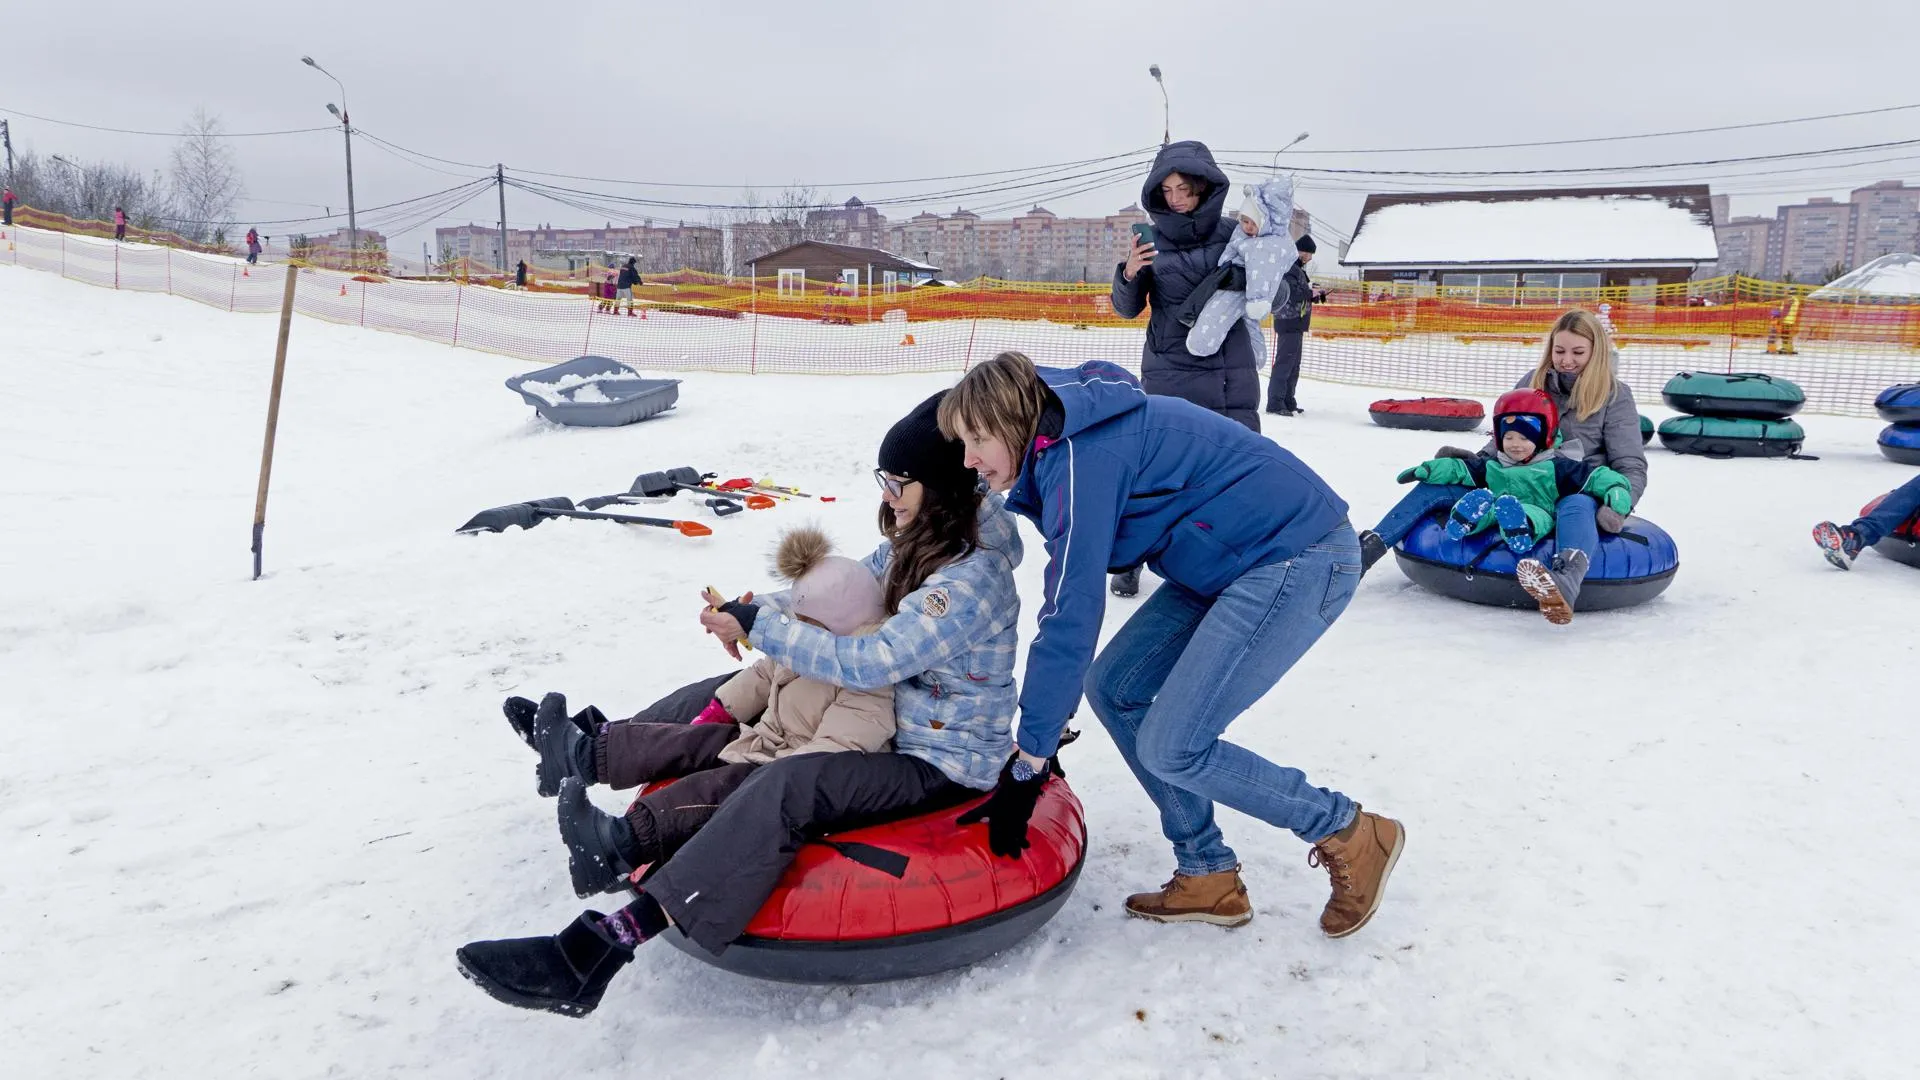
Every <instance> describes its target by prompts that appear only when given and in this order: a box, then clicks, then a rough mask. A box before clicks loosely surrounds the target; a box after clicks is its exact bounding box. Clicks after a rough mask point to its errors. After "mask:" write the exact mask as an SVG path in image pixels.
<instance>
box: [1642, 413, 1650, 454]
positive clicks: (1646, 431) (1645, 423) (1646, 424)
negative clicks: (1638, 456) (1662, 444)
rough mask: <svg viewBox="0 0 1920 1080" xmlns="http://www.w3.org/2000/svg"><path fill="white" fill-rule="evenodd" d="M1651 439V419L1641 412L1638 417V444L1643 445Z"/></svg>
mask: <svg viewBox="0 0 1920 1080" xmlns="http://www.w3.org/2000/svg"><path fill="white" fill-rule="evenodd" d="M1652 441H1653V421H1651V420H1649V419H1647V418H1646V416H1645V415H1644V414H1643V415H1642V416H1641V417H1640V445H1641V446H1645V445H1647V444H1648V443H1650V442H1652Z"/></svg>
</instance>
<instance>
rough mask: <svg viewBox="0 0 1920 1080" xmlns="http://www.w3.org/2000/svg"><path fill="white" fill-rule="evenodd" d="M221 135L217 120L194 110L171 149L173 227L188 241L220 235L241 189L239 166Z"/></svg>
mask: <svg viewBox="0 0 1920 1080" xmlns="http://www.w3.org/2000/svg"><path fill="white" fill-rule="evenodd" d="M221 135H222V132H221V123H220V118H219V117H218V116H213V115H210V114H208V112H207V111H206V109H204V108H200V109H195V110H194V111H193V116H192V118H191V119H189V120H188V121H187V122H186V123H185V124H184V125H182V126H181V129H180V141H179V142H177V143H175V144H174V147H173V160H172V169H171V172H172V182H173V200H172V201H173V204H174V205H173V212H174V213H173V217H174V222H173V224H174V227H175V231H177V232H178V233H180V235H182V236H184V237H186V238H187V239H189V240H198V241H204V240H207V239H208V238H209V237H212V236H213V235H214V234H215V233H216V232H218V233H220V234H222V235H224V234H225V228H224V226H225V225H226V224H227V223H228V222H229V221H230V219H231V218H232V216H233V207H234V204H235V203H237V202H238V201H239V200H240V194H241V192H242V190H244V188H243V185H242V183H241V180H240V166H239V165H238V164H237V163H236V162H235V161H234V156H233V150H232V149H231V148H230V147H229V146H228V145H227V143H226V140H225V139H223V138H222V137H221Z"/></svg>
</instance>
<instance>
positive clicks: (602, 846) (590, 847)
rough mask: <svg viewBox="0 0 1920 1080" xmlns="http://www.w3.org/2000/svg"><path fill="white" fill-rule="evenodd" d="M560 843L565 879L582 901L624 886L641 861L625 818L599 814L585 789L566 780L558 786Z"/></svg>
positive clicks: (574, 780)
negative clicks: (563, 848) (564, 852)
mask: <svg viewBox="0 0 1920 1080" xmlns="http://www.w3.org/2000/svg"><path fill="white" fill-rule="evenodd" d="M558 814H559V819H560V842H561V843H563V844H565V845H567V876H569V877H571V878H572V879H573V895H575V896H577V897H579V898H580V899H582V900H585V899H587V898H588V897H592V896H598V895H599V894H601V893H606V892H618V891H620V890H621V889H622V888H624V887H625V886H626V882H627V875H628V874H631V873H633V868H634V866H635V865H637V864H638V863H641V862H650V861H652V860H650V859H646V858H644V857H643V856H644V853H643V852H641V851H640V850H639V848H640V843H639V841H638V840H637V839H636V838H635V837H634V835H633V826H632V825H629V824H627V819H626V818H624V817H615V816H613V815H612V814H607V813H602V812H601V810H600V808H599V807H597V806H595V805H593V803H592V801H590V800H589V799H588V798H587V785H585V784H583V783H581V782H580V778H579V777H576V776H569V777H567V778H566V779H565V780H562V781H561V782H560V800H559V807H558Z"/></svg>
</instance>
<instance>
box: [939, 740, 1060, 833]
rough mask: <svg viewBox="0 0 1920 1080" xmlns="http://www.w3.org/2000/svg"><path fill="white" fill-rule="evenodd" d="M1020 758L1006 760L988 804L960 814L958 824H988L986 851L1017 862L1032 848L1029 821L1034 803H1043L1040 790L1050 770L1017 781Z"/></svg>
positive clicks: (988, 797)
mask: <svg viewBox="0 0 1920 1080" xmlns="http://www.w3.org/2000/svg"><path fill="white" fill-rule="evenodd" d="M1018 760H1020V755H1019V754H1015V755H1014V756H1012V757H1010V758H1008V759H1007V763H1006V765H1004V766H1002V767H1001V769H1000V783H999V784H998V785H996V786H995V787H994V789H993V794H991V795H989V796H987V801H986V802H983V803H981V804H980V805H979V806H976V807H974V808H973V809H971V810H969V811H967V812H966V813H964V814H961V815H960V817H959V818H958V819H957V820H956V821H955V822H954V824H956V825H974V824H977V823H979V822H981V821H985V822H986V823H987V850H989V851H991V852H993V853H994V854H995V855H1003V856H1005V857H1007V858H1009V859H1017V858H1019V857H1020V853H1021V852H1023V851H1025V850H1027V848H1028V847H1030V846H1031V845H1030V844H1029V843H1028V842H1027V822H1028V821H1031V820H1032V819H1033V807H1034V804H1036V803H1038V802H1039V801H1040V789H1041V788H1043V787H1045V786H1046V785H1047V770H1045V769H1043V770H1041V771H1040V772H1039V773H1037V774H1035V776H1034V778H1033V779H1031V780H1015V779H1014V778H1013V763H1014V762H1016V761H1018Z"/></svg>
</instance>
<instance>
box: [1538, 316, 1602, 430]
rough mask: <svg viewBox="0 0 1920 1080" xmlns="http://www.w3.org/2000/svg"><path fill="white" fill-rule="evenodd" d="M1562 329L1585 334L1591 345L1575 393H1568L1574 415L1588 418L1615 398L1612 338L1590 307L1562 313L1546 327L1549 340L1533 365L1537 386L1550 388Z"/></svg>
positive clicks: (1574, 387)
mask: <svg viewBox="0 0 1920 1080" xmlns="http://www.w3.org/2000/svg"><path fill="white" fill-rule="evenodd" d="M1563 332H1564V333H1573V334H1578V335H1580V336H1581V337H1583V338H1586V339H1587V343H1588V345H1589V346H1590V347H1591V348H1592V354H1591V355H1590V356H1589V357H1588V358H1587V366H1586V367H1584V368H1581V369H1580V374H1579V375H1578V376H1576V377H1575V378H1574V380H1573V393H1571V394H1568V395H1567V407H1568V408H1569V409H1571V410H1573V415H1575V416H1577V417H1579V418H1580V419H1582V420H1585V419H1586V418H1587V417H1589V416H1592V415H1593V414H1594V413H1597V412H1599V411H1600V410H1601V409H1604V408H1606V407H1607V403H1608V402H1610V401H1612V400H1613V382H1614V375H1613V339H1612V336H1611V335H1609V334H1608V333H1607V326H1606V324H1605V323H1603V322H1601V321H1600V316H1598V315H1595V314H1594V313H1593V312H1591V311H1581V310H1579V309H1577V308H1576V309H1575V310H1573V311H1569V312H1567V313H1565V314H1563V315H1561V316H1560V317H1559V318H1558V319H1556V320H1554V323H1553V329H1551V330H1549V331H1547V341H1546V344H1545V345H1543V346H1541V348H1540V364H1539V366H1537V367H1535V368H1534V369H1533V381H1532V383H1531V385H1532V386H1533V388H1534V389H1535V390H1545V389H1546V388H1547V375H1548V374H1549V373H1551V372H1552V371H1553V339H1554V337H1555V336H1557V335H1559V334H1561V333H1563Z"/></svg>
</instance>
